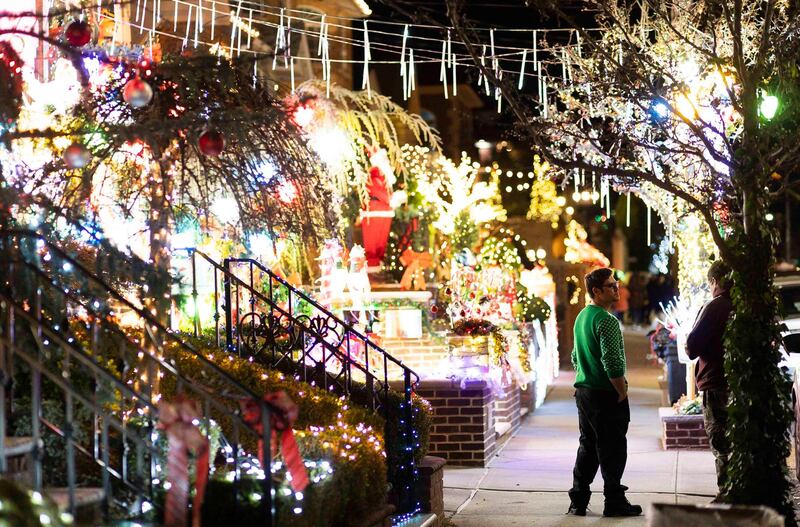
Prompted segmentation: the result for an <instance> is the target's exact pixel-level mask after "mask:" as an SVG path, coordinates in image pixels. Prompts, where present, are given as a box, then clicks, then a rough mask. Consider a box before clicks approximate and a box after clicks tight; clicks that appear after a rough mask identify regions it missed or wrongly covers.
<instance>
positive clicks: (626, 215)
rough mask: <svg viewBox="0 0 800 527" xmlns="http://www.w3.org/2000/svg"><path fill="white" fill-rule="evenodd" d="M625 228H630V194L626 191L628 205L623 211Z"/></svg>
mask: <svg viewBox="0 0 800 527" xmlns="http://www.w3.org/2000/svg"><path fill="white" fill-rule="evenodd" d="M625 226H626V227H630V226H631V192H630V191H628V205H627V209H626V210H625Z"/></svg>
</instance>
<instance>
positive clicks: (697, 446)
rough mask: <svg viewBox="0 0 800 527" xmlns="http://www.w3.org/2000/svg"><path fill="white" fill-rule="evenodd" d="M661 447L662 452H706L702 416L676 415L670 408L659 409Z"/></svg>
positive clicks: (706, 443) (705, 437) (706, 446)
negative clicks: (687, 450)
mask: <svg viewBox="0 0 800 527" xmlns="http://www.w3.org/2000/svg"><path fill="white" fill-rule="evenodd" d="M658 415H659V416H660V417H661V445H662V447H663V448H664V450H679V449H689V450H708V448H709V446H708V436H707V435H706V429H705V426H704V425H703V415H702V414H700V415H676V414H675V411H674V410H673V409H672V408H670V407H667V408H659V410H658Z"/></svg>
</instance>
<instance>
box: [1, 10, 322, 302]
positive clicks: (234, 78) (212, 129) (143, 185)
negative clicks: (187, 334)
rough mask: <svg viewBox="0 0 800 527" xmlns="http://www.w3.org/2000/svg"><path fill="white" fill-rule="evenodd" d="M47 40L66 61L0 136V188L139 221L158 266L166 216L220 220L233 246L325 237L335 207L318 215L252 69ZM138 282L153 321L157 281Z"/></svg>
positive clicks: (283, 120) (310, 188)
mask: <svg viewBox="0 0 800 527" xmlns="http://www.w3.org/2000/svg"><path fill="white" fill-rule="evenodd" d="M51 15H52V13H51ZM12 32H13V30H12ZM58 44H59V46H60V48H59V49H61V50H62V53H63V54H64V56H65V57H66V58H64V59H59V60H58V61H56V67H55V71H54V72H53V74H54V75H53V80H52V81H51V82H48V83H42V84H40V83H38V82H36V81H35V79H34V80H32V81H31V83H30V86H29V87H28V88H29V94H30V96H31V99H32V101H31V103H30V104H29V105H28V106H27V107H26V108H23V112H22V115H21V117H20V119H19V121H18V122H17V123H15V124H16V126H15V127H14V128H13V129H9V130H6V131H5V133H4V134H3V136H2V139H3V140H4V141H5V142H6V143H10V144H11V145H12V146H13V148H11V149H10V150H9V151H8V152H7V153H6V154H4V155H5V158H4V161H5V162H4V163H3V167H4V171H3V177H4V179H5V180H6V182H7V183H8V184H12V185H15V184H19V183H24V185H21V186H24V188H25V190H26V191H27V192H30V193H41V194H43V195H45V196H47V197H49V198H50V199H51V200H52V201H54V202H56V203H58V204H59V205H60V206H63V207H67V208H70V207H71V208H76V209H78V210H83V211H86V212H87V213H88V214H87V215H89V216H91V215H92V214H94V213H98V214H102V213H103V212H105V211H107V210H108V209H109V207H112V208H116V209H117V214H119V217H121V218H123V219H125V220H127V221H129V222H130V221H132V220H133V219H136V218H138V219H139V220H140V221H141V222H142V223H143V224H144V225H145V227H146V230H147V233H148V237H149V260H150V262H151V263H152V264H153V265H155V266H156V267H158V268H160V269H162V270H168V269H169V268H170V257H171V256H170V255H171V247H170V237H171V233H172V231H173V228H174V225H175V218H176V214H178V213H179V212H181V213H183V214H189V215H192V216H195V217H199V218H207V219H208V218H212V217H215V216H216V218H215V221H218V222H223V223H224V222H225V219H223V218H222V217H221V216H225V218H226V219H227V221H228V222H229V223H231V225H230V227H229V230H231V231H234V232H235V233H237V234H238V235H240V236H241V235H242V234H243V233H248V232H264V231H266V232H267V233H269V234H271V235H273V237H274V236H276V235H277V233H280V232H283V233H286V232H288V233H291V234H292V235H293V236H295V237H297V239H302V240H304V242H305V243H315V242H317V241H319V240H322V239H324V238H326V237H328V236H330V235H331V233H333V232H334V227H335V209H333V208H331V207H319V206H317V205H318V204H319V203H325V202H330V192H329V190H328V187H326V186H325V185H323V184H321V179H322V176H323V172H322V170H321V169H320V167H319V163H318V162H317V161H316V157H315V155H314V153H313V152H312V151H311V150H310V149H309V148H308V146H307V144H306V142H305V140H304V138H303V137H302V136H301V134H300V132H299V130H298V129H297V127H296V125H295V124H294V123H293V122H292V120H291V115H290V114H289V113H288V112H286V111H285V109H284V108H283V106H282V103H281V101H278V100H276V99H275V98H274V97H273V96H272V95H271V93H270V90H268V89H266V88H264V87H263V86H262V84H261V83H260V81H259V79H258V78H254V77H253V75H252V72H253V63H252V60H242V61H229V60H226V59H223V58H220V57H216V56H210V55H202V54H195V55H194V56H191V57H188V56H166V57H164V59H163V60H162V61H160V62H153V61H151V60H150V57H149V55H147V54H145V53H144V52H143V51H142V50H141V49H140V50H138V51H136V50H133V51H131V50H127V51H123V52H120V55H112V54H111V50H110V49H105V48H103V47H101V46H92V45H89V46H85V47H82V48H77V47H70V46H69V45H67V44H65V43H58ZM70 94H74V96H70ZM62 159H63V160H62ZM32 160H33V161H32ZM215 202H221V203H222V204H223V205H224V206H222V207H218V209H220V211H219V212H218V211H215V210H214V204H215ZM123 224H124V222H123ZM148 286H149V294H150V297H151V302H150V304H151V309H152V310H153V312H154V313H157V314H158V316H160V317H166V316H167V315H168V313H169V294H170V287H169V284H168V283H167V282H165V281H160V282H158V283H153V284H148Z"/></svg>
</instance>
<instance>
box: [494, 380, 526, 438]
mask: <svg viewBox="0 0 800 527" xmlns="http://www.w3.org/2000/svg"><path fill="white" fill-rule="evenodd" d="M521 391H522V390H520V389H519V388H518V387H517V385H516V384H514V385H512V386H509V387H508V388H507V389H506V392H505V394H504V395H503V396H502V397H498V398H496V399H495V401H494V419H495V430H496V431H497V432H498V435H505V434H507V433H512V434H513V433H514V432H516V431H517V429H518V428H519V425H520V423H521V422H522V415H521V414H520V410H521V407H522V405H521V394H520V392H521Z"/></svg>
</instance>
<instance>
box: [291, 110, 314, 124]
mask: <svg viewBox="0 0 800 527" xmlns="http://www.w3.org/2000/svg"><path fill="white" fill-rule="evenodd" d="M293 118H294V122H295V123H296V124H297V126H299V127H300V128H303V129H305V128H306V127H307V126H308V125H309V124H311V121H312V120H313V119H314V109H313V108H311V107H310V106H305V105H302V106H298V107H297V109H295V111H294V117H293Z"/></svg>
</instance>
